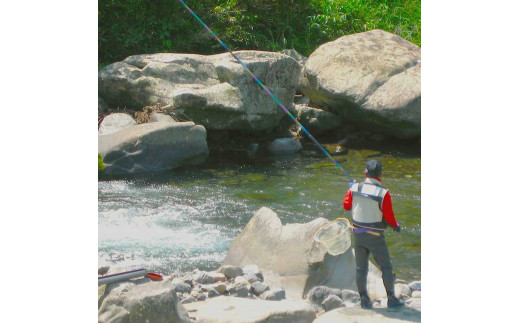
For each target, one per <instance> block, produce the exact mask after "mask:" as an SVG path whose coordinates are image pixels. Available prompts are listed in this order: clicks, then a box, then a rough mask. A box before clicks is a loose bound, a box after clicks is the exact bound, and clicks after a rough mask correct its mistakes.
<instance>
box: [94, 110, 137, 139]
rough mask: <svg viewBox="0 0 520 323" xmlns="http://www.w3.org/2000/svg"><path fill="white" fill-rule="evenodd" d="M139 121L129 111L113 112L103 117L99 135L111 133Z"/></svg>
mask: <svg viewBox="0 0 520 323" xmlns="http://www.w3.org/2000/svg"><path fill="white" fill-rule="evenodd" d="M136 124H137V123H136V122H135V120H134V118H133V117H132V116H131V115H129V114H127V113H120V112H119V113H111V114H109V115H107V116H106V117H105V118H103V121H101V124H100V125H99V130H98V135H100V136H101V135H109V134H112V133H116V132H118V131H120V130H123V129H125V128H129V127H133V126H135V125H136Z"/></svg>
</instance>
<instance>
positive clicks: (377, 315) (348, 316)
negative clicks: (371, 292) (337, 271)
mask: <svg viewBox="0 0 520 323" xmlns="http://www.w3.org/2000/svg"><path fill="white" fill-rule="evenodd" d="M410 322H421V312H420V311H418V310H416V309H413V308H408V307H403V308H400V309H387V308H374V309H371V310H364V309H361V308H359V307H356V308H347V307H342V308H338V309H335V310H332V311H330V312H327V313H325V314H323V315H320V316H319V317H318V318H317V319H316V320H314V321H313V323H410Z"/></svg>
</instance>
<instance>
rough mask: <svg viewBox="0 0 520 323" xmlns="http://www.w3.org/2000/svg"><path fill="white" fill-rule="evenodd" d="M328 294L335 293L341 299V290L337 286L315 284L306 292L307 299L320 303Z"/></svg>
mask: <svg viewBox="0 0 520 323" xmlns="http://www.w3.org/2000/svg"><path fill="white" fill-rule="evenodd" d="M329 295H335V296H337V297H339V298H340V299H341V297H342V292H341V290H340V289H337V288H330V287H327V286H315V287H313V288H312V289H311V290H310V291H309V293H308V294H307V299H308V300H309V301H311V302H312V303H314V304H318V305H321V304H322V303H323V301H324V300H325V299H326V298H327V297H328V296H329Z"/></svg>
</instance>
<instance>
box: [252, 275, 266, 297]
mask: <svg viewBox="0 0 520 323" xmlns="http://www.w3.org/2000/svg"><path fill="white" fill-rule="evenodd" d="M255 277H256V276H255ZM267 290H269V286H267V285H266V284H264V283H262V282H259V281H258V282H254V283H252V284H251V292H252V293H253V295H256V296H260V295H261V294H263V293H264V292H265V291H267Z"/></svg>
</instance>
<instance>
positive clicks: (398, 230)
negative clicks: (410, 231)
mask: <svg viewBox="0 0 520 323" xmlns="http://www.w3.org/2000/svg"><path fill="white" fill-rule="evenodd" d="M394 231H395V232H401V226H400V225H399V224H398V225H397V226H396V227H395V228H394Z"/></svg>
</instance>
